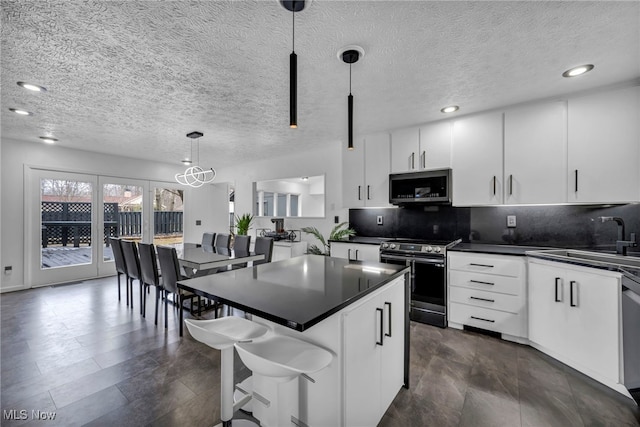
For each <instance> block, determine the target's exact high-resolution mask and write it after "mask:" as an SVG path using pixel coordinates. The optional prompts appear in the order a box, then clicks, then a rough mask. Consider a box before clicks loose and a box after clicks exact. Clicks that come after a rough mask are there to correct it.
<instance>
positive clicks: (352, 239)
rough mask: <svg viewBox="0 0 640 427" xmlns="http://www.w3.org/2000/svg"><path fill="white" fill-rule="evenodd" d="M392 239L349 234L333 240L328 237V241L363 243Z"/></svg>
mask: <svg viewBox="0 0 640 427" xmlns="http://www.w3.org/2000/svg"><path fill="white" fill-rule="evenodd" d="M389 240H393V239H391V238H390V237H363V236H351V237H349V239H344V240H334V239H329V241H330V242H338V243H360V244H364V245H380V244H381V243H382V242H386V241H389Z"/></svg>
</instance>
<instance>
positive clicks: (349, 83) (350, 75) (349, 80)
mask: <svg viewBox="0 0 640 427" xmlns="http://www.w3.org/2000/svg"><path fill="white" fill-rule="evenodd" d="M349 95H351V64H349Z"/></svg>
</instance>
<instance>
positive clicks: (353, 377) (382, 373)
mask: <svg viewBox="0 0 640 427" xmlns="http://www.w3.org/2000/svg"><path fill="white" fill-rule="evenodd" d="M342 319H343V332H344V371H345V372H346V373H347V375H346V376H345V389H344V399H345V425H346V426H350V427H351V426H354V427H357V426H375V425H377V424H378V423H379V422H380V420H381V418H382V416H383V415H384V413H385V412H386V410H387V408H388V407H389V405H390V404H391V402H392V401H393V399H394V398H395V396H396V394H397V393H398V391H399V390H400V388H401V387H402V384H403V375H404V345H403V342H404V282H403V281H399V282H397V283H396V284H395V285H394V286H392V287H390V288H388V289H386V290H385V291H384V292H382V293H380V294H379V295H377V296H375V297H373V298H368V299H366V300H365V301H363V302H362V303H360V304H356V305H355V306H354V307H353V308H352V309H350V310H348V311H346V312H345V313H343V315H342Z"/></svg>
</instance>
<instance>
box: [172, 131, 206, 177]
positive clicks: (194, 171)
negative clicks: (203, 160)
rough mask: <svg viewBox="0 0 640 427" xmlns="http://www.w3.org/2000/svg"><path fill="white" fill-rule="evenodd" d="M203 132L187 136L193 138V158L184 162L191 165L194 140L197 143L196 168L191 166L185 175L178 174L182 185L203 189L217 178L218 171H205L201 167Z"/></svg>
mask: <svg viewBox="0 0 640 427" xmlns="http://www.w3.org/2000/svg"><path fill="white" fill-rule="evenodd" d="M203 135H204V134H203V133H202V132H191V133H188V134H187V137H188V138H191V157H189V158H188V159H185V160H183V161H182V163H185V164H191V162H192V160H193V140H195V141H196V162H195V163H196V166H190V167H188V168H187V169H185V171H184V172H183V173H177V174H176V181H178V183H179V184H182V185H188V186H189V187H194V188H198V187H202V186H203V185H204V184H208V183H210V182H212V181H213V180H214V179H215V177H216V171H215V170H213V168H209V169H203V168H201V167H200V142H199V141H198V138H200V137H201V136H203Z"/></svg>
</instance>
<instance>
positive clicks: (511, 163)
mask: <svg viewBox="0 0 640 427" xmlns="http://www.w3.org/2000/svg"><path fill="white" fill-rule="evenodd" d="M566 123H567V108H566V103H565V102H548V103H543V104H535V105H528V106H525V107H519V108H514V109H510V110H507V111H505V115H504V203H505V204H518V203H564V202H566V201H567V200H566V198H567V196H566V194H567V179H566V176H567V150H566V147H567V142H566V135H567V125H566Z"/></svg>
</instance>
